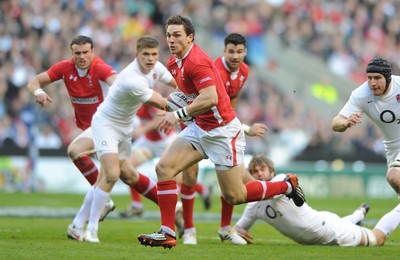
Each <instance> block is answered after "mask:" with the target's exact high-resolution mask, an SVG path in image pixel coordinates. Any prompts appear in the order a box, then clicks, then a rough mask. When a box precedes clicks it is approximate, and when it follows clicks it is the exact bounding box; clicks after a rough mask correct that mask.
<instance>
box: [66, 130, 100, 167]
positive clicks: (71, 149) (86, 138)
mask: <svg viewBox="0 0 400 260" xmlns="http://www.w3.org/2000/svg"><path fill="white" fill-rule="evenodd" d="M92 154H94V143H93V133H92V128H91V127H89V128H88V129H86V130H85V131H83V132H82V133H80V134H79V135H78V136H77V137H75V139H74V140H73V141H72V142H71V143H70V144H69V145H68V156H69V157H70V158H71V160H75V159H77V158H79V157H81V156H84V155H92Z"/></svg>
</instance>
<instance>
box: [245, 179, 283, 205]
mask: <svg viewBox="0 0 400 260" xmlns="http://www.w3.org/2000/svg"><path fill="white" fill-rule="evenodd" d="M246 189H247V202H252V201H259V200H264V199H268V198H271V197H273V196H275V195H279V194H284V193H285V192H286V191H287V189H288V185H287V183H286V181H277V182H269V181H251V182H249V183H247V184H246Z"/></svg>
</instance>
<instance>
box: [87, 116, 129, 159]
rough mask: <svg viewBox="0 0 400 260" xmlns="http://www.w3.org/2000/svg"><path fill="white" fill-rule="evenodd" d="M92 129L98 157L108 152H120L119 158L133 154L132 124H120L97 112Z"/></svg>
mask: <svg viewBox="0 0 400 260" xmlns="http://www.w3.org/2000/svg"><path fill="white" fill-rule="evenodd" d="M92 131H93V141H94V149H95V151H96V153H97V156H98V158H101V156H102V155H104V154H107V153H118V154H119V159H121V160H123V159H126V158H128V157H129V156H130V155H131V140H132V131H133V126H132V125H130V126H124V125H120V124H117V123H115V122H111V121H109V120H107V119H106V118H103V117H100V116H98V115H96V114H95V115H94V116H93V119H92Z"/></svg>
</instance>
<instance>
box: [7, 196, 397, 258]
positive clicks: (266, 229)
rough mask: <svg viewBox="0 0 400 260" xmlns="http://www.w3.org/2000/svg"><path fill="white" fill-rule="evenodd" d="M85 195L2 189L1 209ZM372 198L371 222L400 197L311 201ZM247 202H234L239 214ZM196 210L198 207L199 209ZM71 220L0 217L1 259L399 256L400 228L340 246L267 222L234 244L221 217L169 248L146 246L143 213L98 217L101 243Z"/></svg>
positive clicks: (326, 206) (63, 202)
mask: <svg viewBox="0 0 400 260" xmlns="http://www.w3.org/2000/svg"><path fill="white" fill-rule="evenodd" d="M82 199H83V195H71V194H40V193H29V194H25V193H0V211H1V210H2V208H4V207H24V206H30V207H32V206H46V207H50V208H64V207H73V208H76V211H77V210H78V207H79V206H80V205H81V202H82ZM113 199H114V201H115V202H116V204H117V206H118V209H119V210H123V209H124V208H125V205H126V204H127V203H128V202H129V196H113ZM364 201H366V202H368V203H369V204H370V205H371V210H370V212H369V213H368V216H367V219H372V221H371V223H370V224H368V227H373V225H374V223H375V222H376V220H377V219H378V218H379V217H381V216H382V215H383V214H384V213H386V212H388V211H389V210H390V209H391V208H393V207H394V206H395V205H396V204H397V203H398V200H397V199H390V200H379V199H360V198H331V199H311V198H310V199H309V201H308V202H309V204H310V205H312V206H313V207H314V208H315V209H318V210H329V211H333V212H335V213H338V214H339V215H346V214H348V213H351V212H352V211H353V210H354V209H355V208H357V207H358V206H359V205H360V204H361V202H364ZM144 202H145V203H146V204H145V207H146V210H148V211H156V210H157V207H156V206H155V205H153V204H152V203H149V202H148V201H147V200H145V201H144ZM213 202H214V203H213V207H212V208H211V210H210V212H211V213H214V214H218V212H219V208H220V203H219V198H218V197H214V201H213ZM243 207H244V205H240V206H237V207H235V216H238V215H239V214H240V212H241V211H242V210H243ZM195 211H196V212H200V213H204V212H205V211H204V209H203V208H202V205H201V201H200V200H199V199H197V200H196V205H195ZM195 214H196V213H195ZM71 221H72V219H71V218H69V217H61V218H54V217H51V218H47V217H41V218H35V217H34V218H32V217H1V218H0V259H83V258H87V259H171V258H174V259H185V258H186V259H187V258H190V259H289V258H290V259H293V258H295V259H321V258H326V259H398V257H399V248H400V231H399V230H396V231H394V232H393V233H392V235H391V236H390V237H389V239H388V240H387V242H386V245H385V246H384V247H379V248H376V247H374V248H372V247H371V248H367V247H357V248H340V247H323V246H302V245H298V244H296V243H294V242H292V241H291V240H290V239H288V238H286V237H284V236H283V235H281V234H280V233H278V232H277V231H275V230H274V229H273V228H271V227H270V226H268V225H267V224H265V223H263V222H258V223H257V224H256V225H255V226H254V227H253V228H252V230H251V234H252V235H253V237H254V238H255V240H254V244H253V245H247V246H234V245H231V244H229V243H227V242H225V243H221V242H220V241H219V238H218V235H217V230H218V224H219V223H218V221H202V220H201V219H198V220H197V221H196V226H197V234H198V245H196V246H185V245H182V241H181V240H178V246H177V247H176V248H174V249H171V250H168V249H163V248H150V247H144V246H142V245H140V244H139V242H138V241H137V235H138V234H141V233H150V232H153V231H156V230H157V229H158V228H159V225H160V223H159V221H158V220H150V221H149V220H146V219H141V218H131V219H120V218H110V219H106V221H104V222H102V223H100V231H99V238H100V240H101V243H99V244H90V243H80V242H77V241H72V240H68V239H67V238H66V236H65V232H66V228H67V226H68V224H69V223H70V222H71Z"/></svg>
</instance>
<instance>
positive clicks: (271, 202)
mask: <svg viewBox="0 0 400 260" xmlns="http://www.w3.org/2000/svg"><path fill="white" fill-rule="evenodd" d="M285 176H286V175H285V174H279V175H277V176H275V177H274V178H273V179H272V181H281V180H283V179H284V178H285ZM257 219H260V220H263V221H265V222H267V223H268V224H270V225H271V226H273V227H274V228H275V229H276V230H278V231H279V232H281V233H282V234H283V235H285V236H287V237H289V238H291V239H293V240H294V241H296V242H298V243H300V244H305V245H343V246H349V245H351V246H355V245H358V244H359V242H360V239H361V231H360V229H359V227H358V226H356V225H354V224H352V223H350V222H349V221H346V220H344V219H342V218H340V217H339V216H338V215H336V214H333V213H330V212H326V211H316V210H314V209H312V208H311V207H310V206H309V205H308V204H307V203H304V204H303V205H302V206H301V207H297V206H296V205H295V204H294V203H293V201H292V200H291V199H289V198H287V197H286V196H285V195H278V196H275V197H274V198H271V199H268V200H263V201H257V202H251V203H248V204H247V206H246V208H245V210H244V213H243V215H242V217H241V218H240V219H239V221H238V222H237V223H236V225H237V226H239V227H241V228H243V229H245V230H249V229H250V228H251V227H252V225H253V224H254V223H255V221H256V220H257Z"/></svg>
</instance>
